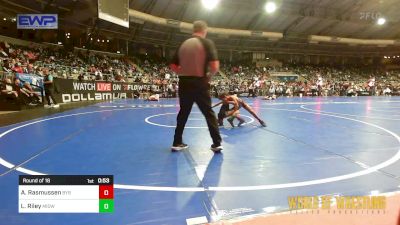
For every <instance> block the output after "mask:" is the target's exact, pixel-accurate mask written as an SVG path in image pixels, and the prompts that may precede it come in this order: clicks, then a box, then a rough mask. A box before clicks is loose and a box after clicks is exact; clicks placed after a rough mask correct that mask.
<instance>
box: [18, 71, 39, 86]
mask: <svg viewBox="0 0 400 225" xmlns="http://www.w3.org/2000/svg"><path fill="white" fill-rule="evenodd" d="M15 76H16V78H18V79H19V80H21V81H22V82H23V83H24V82H28V83H30V84H33V85H36V86H38V87H41V88H43V77H41V76H38V75H34V74H28V73H16V74H15Z"/></svg>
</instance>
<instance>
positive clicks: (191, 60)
mask: <svg viewBox="0 0 400 225" xmlns="http://www.w3.org/2000/svg"><path fill="white" fill-rule="evenodd" d="M206 35H207V23H205V22H204V21H195V22H194V23H193V36H192V37H191V38H189V39H187V40H186V41H184V42H183V43H182V44H181V46H180V47H179V49H178V50H177V51H176V54H175V57H174V59H173V62H172V64H171V69H172V70H173V71H175V72H176V73H177V74H178V75H179V90H178V93H179V103H180V110H179V113H178V117H177V125H176V129H175V136H174V142H173V146H172V148H171V150H172V151H181V150H183V149H186V148H188V145H186V144H185V143H183V140H182V135H183V130H184V129H185V125H186V122H187V120H188V117H189V114H190V112H191V110H192V106H193V103H196V104H197V106H198V107H199V108H200V111H201V112H202V114H203V115H204V117H205V118H206V120H207V125H208V130H209V131H210V135H211V138H212V140H213V144H212V145H211V150H212V151H214V152H220V151H221V150H222V146H221V141H222V140H221V136H220V134H219V129H218V123H217V118H216V117H215V113H214V111H213V110H212V109H211V96H210V84H209V83H208V82H209V80H210V76H212V75H214V74H215V73H216V72H218V70H219V60H218V54H217V50H216V48H215V46H214V43H213V42H212V41H211V40H209V39H206V38H205V37H206Z"/></svg>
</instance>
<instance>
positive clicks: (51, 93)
mask: <svg viewBox="0 0 400 225" xmlns="http://www.w3.org/2000/svg"><path fill="white" fill-rule="evenodd" d="M44 94H45V95H46V100H47V105H51V102H50V97H51V100H53V104H57V102H56V99H55V98H54V88H45V89H44Z"/></svg>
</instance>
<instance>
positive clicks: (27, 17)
mask: <svg viewBox="0 0 400 225" xmlns="http://www.w3.org/2000/svg"><path fill="white" fill-rule="evenodd" d="M17 28H18V29H58V15H57V14H18V16H17Z"/></svg>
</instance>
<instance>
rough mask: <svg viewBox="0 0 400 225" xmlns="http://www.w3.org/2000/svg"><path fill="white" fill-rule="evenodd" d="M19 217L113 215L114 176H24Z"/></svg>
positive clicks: (21, 185)
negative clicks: (64, 214)
mask: <svg viewBox="0 0 400 225" xmlns="http://www.w3.org/2000/svg"><path fill="white" fill-rule="evenodd" d="M18 197H19V198H18V199H19V203H18V208H19V213H112V212H114V177H113V176H112V175H20V176H19V187H18Z"/></svg>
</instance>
